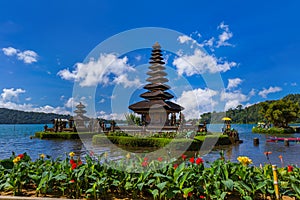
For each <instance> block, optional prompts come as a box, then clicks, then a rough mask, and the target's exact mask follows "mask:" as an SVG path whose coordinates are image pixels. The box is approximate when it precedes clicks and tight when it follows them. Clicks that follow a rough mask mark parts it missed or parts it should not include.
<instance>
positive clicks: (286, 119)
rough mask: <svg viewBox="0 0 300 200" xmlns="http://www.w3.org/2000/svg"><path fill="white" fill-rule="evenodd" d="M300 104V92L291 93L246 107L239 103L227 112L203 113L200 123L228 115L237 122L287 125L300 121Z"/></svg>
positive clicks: (217, 119) (219, 120) (215, 120)
mask: <svg viewBox="0 0 300 200" xmlns="http://www.w3.org/2000/svg"><path fill="white" fill-rule="evenodd" d="M299 105H300V94H289V95H287V96H285V97H283V98H282V99H279V100H271V101H264V102H260V103H257V104H253V105H251V106H248V107H244V108H243V106H242V105H238V106H237V107H236V108H230V109H229V110H227V111H226V112H208V113H203V114H202V115H201V116H200V123H203V122H206V123H210V122H222V118H223V117H224V116H227V117H230V118H231V119H232V123H236V124H256V123H257V122H260V121H261V122H271V123H273V124H274V125H275V126H278V127H285V126H287V125H288V123H300V109H299Z"/></svg>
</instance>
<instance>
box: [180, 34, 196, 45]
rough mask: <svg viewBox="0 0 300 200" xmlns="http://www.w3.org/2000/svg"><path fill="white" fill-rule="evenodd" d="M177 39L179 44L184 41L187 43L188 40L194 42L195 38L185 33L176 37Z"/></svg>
mask: <svg viewBox="0 0 300 200" xmlns="http://www.w3.org/2000/svg"><path fill="white" fill-rule="evenodd" d="M178 41H179V42H180V44H184V43H188V42H190V41H192V42H194V41H195V40H194V39H192V38H191V37H189V36H187V35H181V36H179V37H178Z"/></svg>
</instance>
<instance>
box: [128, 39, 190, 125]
mask: <svg viewBox="0 0 300 200" xmlns="http://www.w3.org/2000/svg"><path fill="white" fill-rule="evenodd" d="M149 63H150V64H151V65H150V66H149V71H148V72H147V75H149V78H147V79H146V80H147V81H148V82H150V83H148V84H147V85H145V86H144V89H146V90H148V91H147V92H145V93H143V94H141V95H140V97H142V98H144V99H145V100H143V101H140V102H137V103H134V104H132V105H130V106H129V109H131V110H133V111H134V112H135V113H137V114H140V115H141V119H142V124H143V125H154V126H156V125H162V126H174V125H176V114H178V113H179V112H180V111H182V110H183V109H184V108H183V107H181V106H180V105H178V104H176V103H173V102H171V101H170V99H172V98H173V97H174V96H173V95H172V94H170V93H169V92H166V90H169V89H170V86H168V85H166V84H165V83H166V82H168V81H169V80H168V79H167V78H166V77H165V76H167V73H166V72H165V69H166V68H165V67H164V64H165V63H164V61H163V58H162V53H161V47H160V45H159V44H158V42H156V43H155V44H154V45H153V49H152V53H151V58H150V62H149Z"/></svg>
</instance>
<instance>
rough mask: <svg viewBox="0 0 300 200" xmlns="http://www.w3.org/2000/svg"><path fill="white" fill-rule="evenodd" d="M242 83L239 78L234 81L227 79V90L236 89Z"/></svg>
mask: <svg viewBox="0 0 300 200" xmlns="http://www.w3.org/2000/svg"><path fill="white" fill-rule="evenodd" d="M242 82H243V80H242V79H240V78H234V79H228V86H227V89H228V90H230V89H232V88H236V87H237V86H238V85H240V84H241V83H242Z"/></svg>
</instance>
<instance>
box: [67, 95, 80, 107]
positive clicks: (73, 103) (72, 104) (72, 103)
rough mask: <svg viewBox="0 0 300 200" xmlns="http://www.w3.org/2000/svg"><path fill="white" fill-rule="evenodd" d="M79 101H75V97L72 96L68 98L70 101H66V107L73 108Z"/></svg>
mask: <svg viewBox="0 0 300 200" xmlns="http://www.w3.org/2000/svg"><path fill="white" fill-rule="evenodd" d="M77 104H78V102H75V100H74V98H73V97H71V98H69V99H68V101H67V102H66V103H65V107H66V108H72V107H73V106H75V105H77Z"/></svg>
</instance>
